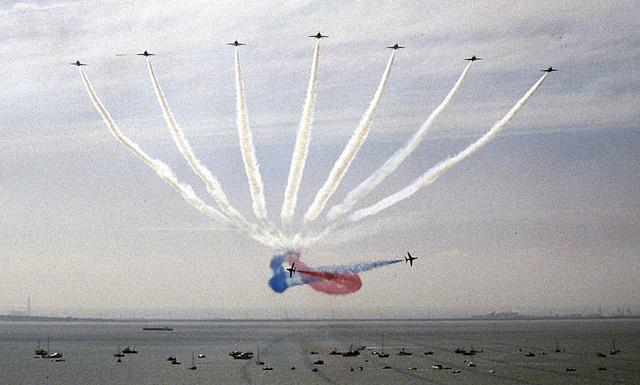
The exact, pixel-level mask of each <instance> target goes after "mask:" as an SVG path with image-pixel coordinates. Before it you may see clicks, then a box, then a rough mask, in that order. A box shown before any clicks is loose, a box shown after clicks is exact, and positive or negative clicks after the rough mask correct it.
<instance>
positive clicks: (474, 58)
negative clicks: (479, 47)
mask: <svg viewBox="0 0 640 385" xmlns="http://www.w3.org/2000/svg"><path fill="white" fill-rule="evenodd" d="M464 60H469V61H476V60H482V58H481V57H476V55H473V56H471V57H469V58H466V59H464Z"/></svg>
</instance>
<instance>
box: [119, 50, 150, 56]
mask: <svg viewBox="0 0 640 385" xmlns="http://www.w3.org/2000/svg"><path fill="white" fill-rule="evenodd" d="M116 56H144V57H149V56H156V54H155V53H149V52H148V51H144V52H143V53H117V54H116Z"/></svg>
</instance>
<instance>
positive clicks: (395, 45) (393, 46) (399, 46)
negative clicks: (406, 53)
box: [387, 43, 405, 50]
mask: <svg viewBox="0 0 640 385" xmlns="http://www.w3.org/2000/svg"><path fill="white" fill-rule="evenodd" d="M387 48H391V49H393V50H396V49H402V48H405V47H403V46H401V45H398V43H396V44H394V45H392V46H389V47H387Z"/></svg>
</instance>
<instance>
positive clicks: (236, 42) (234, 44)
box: [227, 40, 246, 47]
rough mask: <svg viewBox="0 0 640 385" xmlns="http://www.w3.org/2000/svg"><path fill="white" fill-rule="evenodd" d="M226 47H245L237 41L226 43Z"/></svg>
mask: <svg viewBox="0 0 640 385" xmlns="http://www.w3.org/2000/svg"><path fill="white" fill-rule="evenodd" d="M227 45H232V46H234V47H237V46H239V45H246V44H244V43H240V42H238V41H237V40H236V41H234V42H233V43H227Z"/></svg>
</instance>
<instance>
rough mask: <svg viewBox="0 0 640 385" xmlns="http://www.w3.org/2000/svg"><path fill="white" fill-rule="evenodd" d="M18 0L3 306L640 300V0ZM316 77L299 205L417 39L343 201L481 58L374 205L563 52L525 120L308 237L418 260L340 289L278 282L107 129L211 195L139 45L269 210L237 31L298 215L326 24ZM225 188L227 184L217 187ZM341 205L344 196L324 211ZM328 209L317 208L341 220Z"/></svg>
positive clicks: (416, 311) (151, 311)
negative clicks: (111, 127) (309, 99)
mask: <svg viewBox="0 0 640 385" xmlns="http://www.w3.org/2000/svg"><path fill="white" fill-rule="evenodd" d="M141 4H142V3H140V2H125V1H119V2H110V1H109V2H107V1H78V2H75V1H54V2H48V1H33V2H31V1H29V2H11V1H0V62H1V63H2V67H3V74H4V75H3V76H2V77H1V78H0V123H1V125H0V126H1V129H2V132H1V135H0V150H1V151H0V160H1V162H2V167H0V208H1V210H2V215H0V268H1V270H0V312H7V311H11V310H17V309H20V308H22V307H24V305H25V303H26V299H27V297H28V296H31V298H32V303H33V306H34V310H35V311H36V312H39V313H47V314H69V313H70V314H75V315H94V316H103V315H105V316H171V317H190V316H195V317H209V316H251V317H258V316H265V315H266V316H269V317H284V316H309V317H317V316H329V315H332V314H335V315H336V316H345V317H348V316H449V315H461V314H475V313H484V312H486V311H490V310H496V311H522V312H529V313H545V314H546V313H549V312H556V311H558V312H569V311H581V312H592V311H595V310H596V308H597V307H598V306H599V305H601V306H602V307H603V309H604V310H605V312H613V311H615V310H616V308H617V307H621V308H623V309H626V308H627V307H629V308H631V309H632V310H633V311H640V303H639V302H638V298H640V280H638V277H639V276H640V238H639V237H638V234H639V233H640V204H639V203H638V197H640V172H639V171H638V166H639V165H640V151H639V149H640V127H639V126H638V122H639V121H640V120H639V118H640V109H638V105H639V101H640V100H639V98H638V92H639V90H640V71H638V69H637V68H638V62H639V61H640V40H639V39H638V38H637V30H638V29H639V27H640V25H639V24H640V22H638V20H640V18H639V16H640V6H638V5H637V3H636V2H633V1H616V2H601V1H586V2H585V1H575V2H574V1H531V2H517V5H514V2H511V1H477V2H456V3H455V4H456V5H449V4H447V2H441V1H437V2H436V1H430V2H425V1H414V2H411V1H405V2H401V1H394V2H380V4H374V3H372V2H365V1H362V2H360V1H351V2H345V1H335V2H334V1H322V2H317V3H314V2H307V1H301V2H287V4H286V5H282V4H278V5H273V4H272V3H270V2H261V3H257V4H256V2H246V3H245V2H236V1H234V2H228V3H226V4H221V2H216V4H215V5H214V4H213V3H212V2H207V1H203V2H170V3H169V2H162V3H160V2H158V3H155V5H154V3H151V2H145V5H141ZM318 31H321V32H322V33H324V34H327V35H329V36H330V37H329V38H328V39H324V40H322V42H321V51H320V64H319V71H318V99H317V104H316V111H315V115H314V128H313V133H312V140H311V148H310V153H309V159H308V162H307V168H306V169H305V174H304V177H303V179H302V186H301V190H300V196H299V206H298V210H297V212H296V220H295V223H296V225H295V226H294V228H299V227H300V224H301V223H302V215H303V214H304V210H306V208H307V207H308V206H309V204H310V203H311V202H312V201H313V198H314V196H315V193H316V191H317V190H318V188H320V186H321V185H322V184H323V183H324V180H325V179H326V177H327V175H328V173H329V170H330V169H331V167H332V165H333V163H334V162H335V160H336V159H337V158H338V156H339V154H340V152H341V151H342V148H343V147H344V145H345V144H346V142H347V140H348V139H349V137H350V136H351V133H352V132H353V129H354V128H355V126H356V125H357V123H358V121H359V120H360V117H361V116H362V114H363V113H364V111H365V110H366V109H367V106H368V104H369V101H370V100H371V98H372V96H373V93H374V91H375V89H376V86H377V84H378V81H379V78H380V76H381V74H382V72H383V70H384V67H385V65H386V62H387V59H388V57H389V54H390V51H389V50H387V49H385V48H384V47H385V46H387V45H392V44H394V43H396V42H397V43H399V44H401V45H405V46H407V48H406V49H404V50H400V51H398V52H397V57H396V61H395V64H394V66H393V69H392V72H391V76H390V79H389V83H388V86H387V88H386V91H385V93H384V95H383V97H382V101H381V103H380V106H379V109H378V111H377V114H376V116H375V120H374V122H373V125H372V128H371V132H370V135H369V137H368V139H367V141H366V143H365V145H364V146H363V147H362V149H361V151H360V154H359V155H358V157H357V159H356V160H355V161H354V162H353V164H352V166H351V168H350V170H349V171H348V173H347V174H346V176H345V178H344V180H343V182H342V184H341V185H340V187H339V188H338V190H337V191H336V194H335V196H334V197H333V198H332V199H331V200H330V201H329V206H332V205H334V204H337V203H340V202H341V201H342V199H343V198H344V197H345V196H346V194H347V193H348V192H349V191H350V190H351V189H352V188H354V187H355V186H356V185H357V184H358V183H360V182H361V181H362V180H364V179H365V178H366V177H367V176H368V175H369V174H370V173H371V172H373V171H375V170H376V169H377V168H378V167H379V166H380V165H382V163H383V162H384V161H385V160H386V159H387V158H388V157H389V156H390V155H392V154H393V153H394V152H395V150H396V149H397V148H399V147H400V146H402V145H403V143H405V142H406V140H408V139H409V138H410V137H411V135H412V133H413V132H415V130H417V129H418V127H419V126H420V125H421V124H422V122H423V121H424V120H425V119H426V117H427V116H428V115H429V113H430V112H431V111H432V110H433V109H434V108H435V107H436V106H437V105H438V103H439V102H440V101H441V100H442V98H443V97H444V96H445V95H446V94H447V92H448V91H449V89H450V88H451V86H452V85H453V83H454V82H455V80H456V79H457V77H458V76H459V74H460V72H461V71H462V69H463V68H464V66H465V64H466V62H464V61H463V60H462V59H463V58H465V57H468V56H470V55H473V54H475V55H478V56H481V57H483V58H485V60H483V61H481V62H476V63H474V65H473V66H472V68H471V71H470V73H469V75H468V77H467V79H466V80H465V82H464V83H463V85H462V87H461V89H460V91H459V92H458V94H457V95H456V96H455V99H454V100H453V102H452V103H451V105H450V106H449V108H448V109H447V111H446V112H445V113H444V114H443V115H441V116H440V118H439V119H438V120H437V122H436V124H435V125H434V127H433V129H432V130H431V131H430V133H429V134H428V135H427V137H426V138H425V140H424V141H423V143H422V144H421V145H420V146H419V147H418V149H417V150H416V151H415V152H414V154H413V155H412V156H411V157H410V158H409V159H408V160H407V161H406V162H405V163H404V164H403V165H402V166H401V167H400V168H399V169H398V170H397V171H396V173H394V174H393V175H392V176H391V177H390V178H388V179H387V180H386V181H385V182H384V183H383V184H382V185H380V186H379V187H378V188H377V189H376V190H375V191H374V192H373V193H372V194H371V195H370V196H369V197H367V198H366V199H364V200H363V202H362V203H361V205H360V206H359V207H364V206H366V205H369V204H373V203H375V202H376V201H378V200H379V199H381V198H384V197H385V196H387V195H389V194H391V193H393V192H395V191H397V190H399V189H401V188H402V187H404V186H406V185H407V184H408V183H410V182H411V181H412V180H414V179H415V178H416V177H418V176H419V175H421V174H422V173H423V172H424V171H426V170H427V169H428V168H429V167H431V166H432V165H434V164H436V163H437V162H438V161H440V160H442V159H444V158H446V157H448V156H451V155H454V154H456V153H457V152H459V151H461V150H462V149H464V148H465V147H466V146H467V145H468V144H470V143H472V142H473V141H474V140H475V139H476V138H478V137H479V136H481V135H482V134H483V133H484V132H486V131H487V130H488V129H489V128H490V127H491V125H492V124H493V123H495V122H496V121H497V120H498V119H500V118H501V117H502V116H503V115H504V114H505V113H506V112H507V111H508V110H509V109H510V108H511V106H512V105H513V104H514V103H515V102H516V101H517V100H518V99H519V98H520V97H521V96H522V95H523V94H524V92H525V91H526V90H527V89H528V88H529V87H530V86H531V85H532V84H533V83H534V82H535V81H536V80H537V79H538V78H539V77H540V75H541V72H539V70H540V69H542V68H546V67H547V66H549V65H553V66H554V67H557V68H559V69H560V72H555V73H553V74H551V76H549V77H548V78H547V80H546V81H545V83H544V84H543V85H542V87H541V88H540V90H539V91H538V92H537V93H536V94H535V95H534V96H533V98H532V99H531V100H530V101H529V103H528V104H527V105H526V106H525V108H524V109H523V110H522V111H521V112H520V114H519V115H518V116H517V117H516V119H515V120H514V121H513V122H512V124H510V126H509V127H508V128H507V129H506V130H505V131H503V132H502V133H501V134H500V135H499V136H498V137H497V138H496V139H495V140H494V141H492V142H491V143H489V145H487V146H486V147H484V148H483V149H482V150H481V151H480V152H478V153H477V154H475V155H473V156H472V157H470V158H468V159H466V160H465V161H464V162H462V163H460V164H459V165H457V166H456V167H454V168H453V169H451V171H450V172H448V173H447V174H446V175H444V176H443V177H441V178H440V179H439V180H438V181H437V182H435V183H434V184H433V185H431V186H429V187H427V188H425V189H423V190H421V191H420V192H418V193H417V194H415V195H414V196H413V197H411V198H410V199H408V200H406V201H403V202H401V203H399V204H397V205H395V206H393V207H391V208H389V209H387V210H385V211H383V212H382V213H380V215H378V216H376V217H372V218H369V219H366V220H363V221H362V222H360V223H359V224H358V225H357V226H350V227H347V228H346V229H344V230H342V231H340V232H338V233H336V234H334V236H331V237H329V238H327V239H326V240H325V241H323V242H321V243H318V244H317V245H315V246H313V247H311V248H309V249H308V250H305V251H304V254H303V260H305V261H306V262H307V263H309V264H311V265H329V264H340V263H348V262H355V261H366V260H375V259H386V258H394V257H400V256H401V255H402V254H404V253H405V252H406V251H407V250H410V251H412V254H414V255H416V256H418V257H419V258H420V259H419V260H418V263H417V264H416V265H415V266H414V267H413V269H409V267H407V266H404V265H402V266H400V265H394V266H391V267H387V268H383V269H379V270H375V271H372V272H368V273H365V274H363V276H362V278H363V283H364V285H363V288H362V289H361V290H360V291H359V292H358V293H356V294H352V295H349V296H345V297H339V298H336V297H329V296H326V295H324V294H321V293H318V292H315V291H313V290H312V289H310V288H308V287H296V288H292V289H290V290H289V291H287V292H285V293H284V294H275V293H273V292H272V291H271V290H270V289H269V288H268V286H267V279H268V278H269V273H270V270H269V267H268V262H269V260H270V258H271V255H272V254H273V252H274V250H271V249H269V248H267V247H265V246H263V245H261V244H259V243H257V242H255V241H253V240H250V239H248V238H246V237H245V236H243V235H241V234H238V233H235V232H233V231H229V230H224V229H221V226H220V225H218V224H216V223H213V222H211V221H210V220H209V219H207V218H206V217H204V216H202V215H201V214H200V213H198V212H197V211H196V210H194V209H193V208H191V207H190V206H189V205H188V204H187V203H186V202H185V201H184V200H182V198H181V197H180V196H179V195H178V194H176V193H175V192H174V191H173V190H172V189H171V188H170V187H169V186H167V185H166V184H165V183H163V182H162V180H160V179H159V178H158V177H157V176H156V174H155V173H154V172H153V171H152V170H150V169H149V168H148V167H147V166H146V165H145V164H143V163H142V162H141V161H140V160H139V159H137V158H136V157H135V156H134V155H132V154H131V153H130V152H129V151H127V150H126V149H125V148H124V147H123V146H122V145H121V144H120V143H118V142H117V141H116V140H115V139H114V138H113V137H112V136H111V134H110V133H109V131H108V130H107V128H106V126H105V125H104V123H103V122H102V120H101V119H100V116H99V115H98V113H97V112H96V110H95V108H94V107H93V105H92V104H91V101H90V100H89V98H88V96H87V93H86V91H85V89H84V87H83V85H82V81H81V79H80V76H79V74H78V70H77V68H75V67H71V66H69V65H68V64H69V63H71V62H73V61H75V60H81V61H82V62H86V63H89V66H88V67H85V68H86V71H87V74H88V76H89V77H90V79H91V80H92V82H93V84H94V87H95V88H96V91H97V92H98V94H99V96H100V97H101V98H102V100H103V102H104V103H105V105H106V106H107V108H108V109H109V110H110V112H111V114H112V115H113V117H114V119H115V120H116V121H117V123H118V124H119V126H120V127H121V128H122V130H123V131H124V132H125V133H126V134H127V135H128V136H129V137H130V138H131V139H132V140H134V141H136V142H137V143H138V144H140V146H142V147H143V148H144V149H145V150H146V151H147V152H148V153H150V154H151V155H152V156H153V157H156V158H158V159H162V160H163V161H164V162H166V163H167V164H168V165H170V166H171V168H172V169H173V170H174V172H175V173H176V175H177V176H178V178H179V179H180V180H181V181H182V182H184V183H186V184H189V185H191V186H193V188H194V189H195V190H196V192H197V193H198V194H199V195H200V196H201V197H203V198H206V196H207V194H206V190H205V189H204V187H203V186H202V183H200V181H199V180H198V179H197V177H195V176H194V175H193V173H192V172H191V170H190V169H189V168H188V166H187V165H186V163H185V162H184V160H183V159H182V158H181V155H180V153H179V152H178V151H177V149H176V147H175V144H174V143H173V141H172V139H171V136H170V134H169V130H168V128H167V127H166V125H165V123H164V120H163V118H162V111H161V109H160V107H159V105H158V103H157V100H156V98H155V95H154V92H153V88H152V85H151V83H150V81H149V78H148V74H147V72H146V67H145V62H144V60H143V59H142V58H140V57H134V56H125V57H116V56H115V54H116V53H128V52H131V53H135V52H141V51H142V50H145V49H146V50H149V51H150V52H155V53H157V54H158V56H156V57H154V58H153V63H154V65H155V69H156V72H157V75H158V78H159V80H160V82H161V84H162V86H163V88H164V91H165V94H166V96H167V99H168V102H169V104H170V106H171V108H172V110H173V112H174V114H175V116H176V119H177V120H178V122H179V123H180V125H181V127H183V128H184V130H185V132H186V135H187V137H188V138H189V140H190V142H191V144H192V146H193V148H194V151H195V152H196V154H197V155H198V156H199V157H200V159H201V160H202V162H203V163H204V164H206V165H207V166H208V168H209V169H210V170H211V171H212V172H213V174H214V175H215V176H216V177H217V178H218V179H219V181H220V183H221V184H222V186H223V188H224V189H225V191H226V192H227V194H228V195H229V197H230V200H231V203H232V204H233V205H234V206H235V207H236V208H237V209H238V210H239V211H240V212H241V213H242V214H243V215H244V216H245V217H247V218H249V219H250V220H252V221H255V217H254V215H253V211H252V209H251V198H250V195H249V190H248V184H247V178H246V176H245V174H244V167H243V163H242V158H241V155H240V151H239V145H238V135H237V129H236V125H235V124H236V111H235V88H234V70H233V60H234V59H233V48H231V47H228V46H225V43H227V42H230V41H233V40H235V39H238V40H240V41H242V42H246V43H247V44H248V45H247V46H246V47H243V49H242V50H241V57H242V63H243V76H244V81H245V85H246V94H247V95H246V96H247V104H248V110H249V114H250V122H251V127H252V130H253V134H254V141H255V146H256V154H257V157H258V160H259V162H260V166H261V168H260V169H261V172H262V177H263V179H264V181H265V196H266V201H267V209H268V211H269V214H270V217H271V219H273V220H274V221H275V222H278V223H279V212H280V207H281V204H282V197H283V193H284V190H285V187H286V181H287V173H288V170H289V161H290V159H291V153H292V150H293V145H294V142H295V136H296V130H297V128H298V122H299V120H300V114H301V112H302V106H303V103H304V97H305V92H306V87H307V81H308V77H309V70H310V64H311V55H312V52H313V46H314V41H313V40H312V39H309V38H307V37H306V36H307V35H310V34H315V33H316V32H318ZM211 203H212V204H214V202H212V201H211ZM322 218H324V216H322ZM324 223H326V222H325V220H324V219H322V220H320V221H319V223H318V224H316V225H315V227H314V228H315V229H321V228H322V226H323V224H324Z"/></svg>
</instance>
